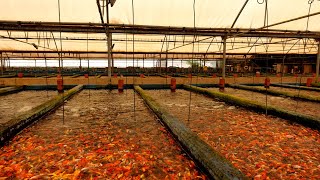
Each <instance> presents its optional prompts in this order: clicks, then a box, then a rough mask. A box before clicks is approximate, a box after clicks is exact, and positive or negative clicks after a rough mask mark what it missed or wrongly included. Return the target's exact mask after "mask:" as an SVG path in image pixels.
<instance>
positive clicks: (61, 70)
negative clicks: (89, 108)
mask: <svg viewBox="0 0 320 180" xmlns="http://www.w3.org/2000/svg"><path fill="white" fill-rule="evenodd" d="M58 12H59V25H60V32H59V33H60V53H59V58H60V59H59V62H60V61H61V69H60V73H61V79H62V86H63V84H64V83H63V60H62V57H61V55H62V54H61V52H62V39H61V34H62V29H61V9H60V0H58ZM59 64H60V63H59ZM59 68H60V65H59ZM62 123H63V124H64V92H63V93H62Z"/></svg>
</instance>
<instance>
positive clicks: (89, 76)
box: [87, 30, 90, 103]
mask: <svg viewBox="0 0 320 180" xmlns="http://www.w3.org/2000/svg"><path fill="white" fill-rule="evenodd" d="M88 36H89V32H88V30H87V60H88V86H89V84H90V60H89V37H88ZM88 89H89V103H90V87H88Z"/></svg>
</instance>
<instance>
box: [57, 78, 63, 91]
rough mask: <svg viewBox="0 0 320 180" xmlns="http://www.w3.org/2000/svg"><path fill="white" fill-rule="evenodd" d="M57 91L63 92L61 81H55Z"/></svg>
mask: <svg viewBox="0 0 320 180" xmlns="http://www.w3.org/2000/svg"><path fill="white" fill-rule="evenodd" d="M57 90H58V92H59V93H62V92H63V80H62V79H57Z"/></svg>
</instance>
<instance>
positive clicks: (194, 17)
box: [188, 0, 196, 123]
mask: <svg viewBox="0 0 320 180" xmlns="http://www.w3.org/2000/svg"><path fill="white" fill-rule="evenodd" d="M193 28H194V30H195V29H196V0H193ZM194 32H195V31H194ZM195 38H196V35H195V34H194V36H193V41H195ZM193 53H194V42H193V43H192V56H191V58H192V59H191V78H190V86H191V85H192V71H193V58H194V57H193V56H194V54H193ZM191 99H192V93H191V91H190V93H189V109H188V123H189V122H190V115H191Z"/></svg>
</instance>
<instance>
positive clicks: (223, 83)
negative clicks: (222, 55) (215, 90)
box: [219, 78, 225, 91]
mask: <svg viewBox="0 0 320 180" xmlns="http://www.w3.org/2000/svg"><path fill="white" fill-rule="evenodd" d="M224 87H225V79H223V78H221V79H220V80H219V90H220V91H224Z"/></svg>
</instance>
